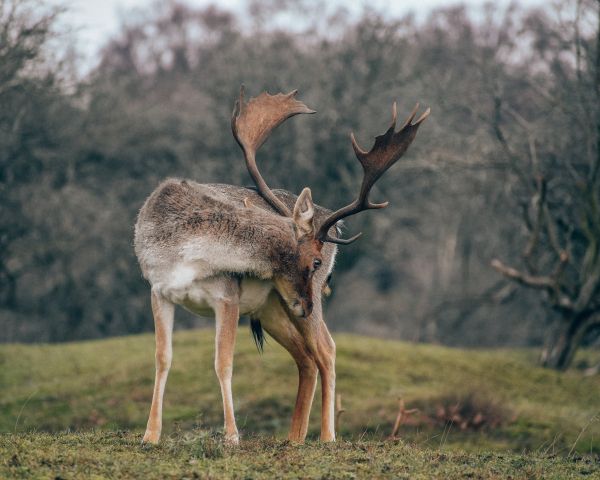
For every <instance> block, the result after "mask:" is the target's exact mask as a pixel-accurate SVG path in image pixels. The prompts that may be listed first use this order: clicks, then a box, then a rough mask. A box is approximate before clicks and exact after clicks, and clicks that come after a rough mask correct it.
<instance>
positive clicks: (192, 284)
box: [157, 265, 273, 316]
mask: <svg viewBox="0 0 600 480" xmlns="http://www.w3.org/2000/svg"><path fill="white" fill-rule="evenodd" d="M232 282H235V283H237V282H238V279H236V278H232V277H231V276H227V275H218V276H212V277H208V278H206V277H204V276H203V272H200V271H197V268H194V267H193V266H188V265H180V266H178V267H177V268H176V269H175V270H174V271H173V272H172V275H170V278H169V281H168V282H164V283H161V284H160V285H158V286H157V287H158V289H159V291H160V293H161V295H163V296H164V297H165V298H166V299H167V300H169V301H171V302H172V303H175V304H177V305H181V306H182V307H184V308H185V309H186V310H189V311H190V312H192V313H195V314H197V315H202V316H214V309H215V307H216V306H217V305H218V303H219V302H222V301H226V302H228V303H238V305H239V307H240V315H248V314H252V313H253V312H255V311H256V310H258V309H260V307H261V306H262V305H264V303H265V302H266V300H267V297H268V295H269V292H270V291H271V290H272V289H273V284H272V282H270V281H268V280H261V279H257V278H248V277H246V278H242V280H241V284H240V285H239V288H237V285H236V288H232Z"/></svg>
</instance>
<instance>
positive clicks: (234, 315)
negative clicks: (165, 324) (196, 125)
mask: <svg viewBox="0 0 600 480" xmlns="http://www.w3.org/2000/svg"><path fill="white" fill-rule="evenodd" d="M239 315H240V310H239V305H238V304H237V303H231V302H228V301H220V302H219V303H218V304H217V305H216V308H215V316H216V320H217V334H216V338H215V371H216V372H217V377H218V378H219V383H220V384H221V395H222V396H223V412H224V417H225V441H226V442H227V443H230V444H234V445H235V444H238V443H239V441H240V440H239V434H238V430H237V426H236V425H235V415H234V412H233V395H232V392H231V376H232V374H233V353H234V349H235V336H236V332H237V326H238V320H239Z"/></svg>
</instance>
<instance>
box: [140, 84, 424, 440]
mask: <svg viewBox="0 0 600 480" xmlns="http://www.w3.org/2000/svg"><path fill="white" fill-rule="evenodd" d="M296 95H297V91H296V90H294V91H292V92H290V93H288V94H283V93H278V94H276V95H270V94H268V93H267V92H263V93H261V94H260V95H258V96H257V97H255V98H250V99H249V100H248V101H246V100H245V98H244V96H245V93H244V87H243V86H242V88H241V90H240V95H239V98H238V99H237V100H236V102H235V106H234V110H233V114H232V118H231V128H232V132H233V136H234V138H235V140H236V141H237V143H238V144H239V146H240V148H241V150H242V152H243V156H244V160H245V163H246V167H247V169H248V172H249V174H250V177H251V178H252V180H253V182H254V184H255V188H251V187H240V186H235V185H226V184H200V183H197V182H195V181H192V180H187V179H176V178H169V179H166V180H165V181H163V182H162V183H161V184H160V185H159V186H158V187H157V188H156V189H155V190H154V191H153V192H152V193H151V194H150V196H149V197H148V198H147V199H146V201H145V203H144V204H143V206H142V208H141V210H140V212H139V214H138V218H137V222H136V225H135V239H134V246H135V252H136V256H137V259H138V262H139V264H140V267H141V270H142V274H143V276H144V278H145V279H146V280H147V281H148V282H149V284H150V287H151V288H150V292H151V295H150V296H151V306H152V314H153V317H154V328H155V343H156V351H155V371H156V374H155V382H154V390H153V395H152V404H151V407H150V415H149V418H148V423H147V427H146V431H145V434H144V437H143V442H145V443H158V442H159V440H160V436H161V430H162V409H163V396H164V392H165V385H166V382H167V377H168V374H169V369H170V367H171V361H172V357H173V349H172V332H173V322H174V308H175V305H179V306H182V307H183V308H185V309H187V310H189V311H190V312H192V313H194V314H198V315H202V316H209V317H213V316H214V318H215V324H216V333H215V362H214V368H215V372H216V376H217V378H218V381H219V385H220V389H221V395H222V400H223V416H224V441H225V442H226V443H227V444H229V445H236V444H238V443H239V441H240V435H239V432H238V429H237V426H236V422H235V414H234V407H233V394H232V388H231V382H232V373H233V358H234V348H235V342H236V333H237V328H238V323H239V318H240V316H246V317H249V318H250V320H251V327H252V332H253V334H254V337H255V341H256V342H257V346H259V347H260V348H259V349H261V348H262V342H263V338H264V331H266V332H267V333H268V334H269V335H270V336H271V337H272V338H273V339H275V341H276V342H278V343H279V344H281V345H282V346H283V347H284V348H285V349H286V350H287V351H288V352H289V353H290V355H291V356H292V358H293V359H294V361H295V363H296V366H297V368H298V390H297V395H296V402H295V407H294V411H293V415H292V420H291V427H290V432H289V436H288V439H289V440H290V441H292V442H304V440H305V438H306V435H307V430H308V421H309V415H310V411H311V406H312V402H313V398H314V395H315V390H316V386H317V379H318V376H319V377H320V381H321V390H322V411H321V434H320V440H321V441H323V442H329V441H335V428H334V416H335V381H336V375H335V357H336V346H335V343H334V340H333V338H332V336H331V334H330V332H329V330H328V329H327V326H326V324H325V321H324V318H323V305H322V296H323V294H324V293H326V292H327V291H328V290H329V285H328V279H329V277H330V275H331V273H332V271H333V267H334V262H335V257H336V253H337V246H338V245H347V244H350V243H351V242H353V241H355V240H356V239H358V237H359V236H360V235H361V233H358V234H357V235H354V236H353V237H351V238H342V236H341V234H340V231H341V230H340V226H341V223H342V220H343V219H345V218H347V217H350V216H352V215H356V214H357V213H360V212H362V211H365V210H377V209H382V208H384V207H386V206H387V205H388V202H383V203H373V202H371V201H370V200H369V193H370V191H371V188H372V187H373V185H374V184H375V182H376V181H377V180H378V179H379V178H380V177H381V176H382V175H383V174H384V173H385V172H386V170H388V169H389V168H390V167H391V166H392V165H393V164H394V163H395V162H396V161H397V160H398V159H399V158H400V157H402V155H403V154H404V153H405V152H406V150H407V149H408V147H409V146H410V144H411V143H412V141H413V140H414V138H415V136H416V134H417V130H418V129H419V126H420V125H421V124H422V122H423V121H424V120H425V118H427V116H428V115H429V109H427V110H426V111H425V112H424V113H423V114H422V115H421V116H420V117H419V118H418V119H417V120H416V121H414V122H413V120H414V118H415V116H416V114H417V111H418V108H419V105H418V104H417V105H416V106H415V108H414V109H413V110H412V112H411V113H410V115H409V116H408V119H407V120H406V121H405V122H404V124H403V125H402V127H401V128H400V129H399V130H398V131H396V103H395V102H394V104H393V108H392V123H391V125H390V127H389V128H388V129H387V131H386V132H385V133H384V134H382V135H379V136H377V137H376V139H375V143H374V145H373V147H372V148H371V150H369V151H368V152H367V151H365V150H363V149H362V148H360V147H359V146H358V143H357V142H356V139H355V138H354V134H351V136H350V139H351V144H352V148H353V149H354V153H355V155H356V157H357V159H358V161H359V162H360V164H361V166H362V169H363V178H362V183H361V186H360V190H359V193H358V197H357V198H356V199H355V200H354V201H353V202H352V203H350V204H348V205H346V206H344V207H342V208H340V209H338V210H336V211H331V210H329V209H327V208H324V207H321V206H319V205H317V204H315V203H313V200H312V194H311V190H310V189H309V188H308V187H306V188H304V189H303V190H302V192H301V193H300V195H297V196H296V195H294V194H292V193H290V192H288V191H285V190H271V188H269V186H268V185H267V183H266V182H265V180H264V179H263V177H262V175H261V173H260V171H259V169H258V166H257V163H256V153H257V151H258V150H259V148H260V147H261V146H262V145H263V144H264V142H265V141H266V140H267V138H268V137H269V136H270V134H271V133H272V131H273V130H274V129H276V128H277V126H279V125H280V124H282V123H283V122H284V121H286V120H287V119H289V118H290V117H293V116H295V115H298V114H313V113H315V111H314V110H312V109H310V108H308V107H307V106H306V105H305V104H304V103H302V102H301V101H299V100H297V98H296Z"/></svg>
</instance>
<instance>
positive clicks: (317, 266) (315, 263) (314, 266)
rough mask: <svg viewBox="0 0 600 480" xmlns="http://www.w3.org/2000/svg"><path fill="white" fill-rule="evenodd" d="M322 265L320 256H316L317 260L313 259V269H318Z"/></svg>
mask: <svg viewBox="0 0 600 480" xmlns="http://www.w3.org/2000/svg"><path fill="white" fill-rule="evenodd" d="M320 266H321V260H319V259H318V258H315V260H314V261H313V270H317V269H318V268H319V267H320Z"/></svg>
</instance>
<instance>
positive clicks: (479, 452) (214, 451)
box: [0, 330, 600, 478]
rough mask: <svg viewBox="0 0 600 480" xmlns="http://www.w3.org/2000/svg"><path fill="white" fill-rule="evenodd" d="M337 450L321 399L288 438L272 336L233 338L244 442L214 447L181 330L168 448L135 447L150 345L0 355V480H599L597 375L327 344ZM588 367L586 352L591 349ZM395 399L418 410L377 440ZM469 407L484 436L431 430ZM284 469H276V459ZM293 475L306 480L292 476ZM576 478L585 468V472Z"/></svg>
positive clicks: (467, 354) (455, 426)
mask: <svg viewBox="0 0 600 480" xmlns="http://www.w3.org/2000/svg"><path fill="white" fill-rule="evenodd" d="M336 342H337V345H338V357H337V379H338V393H341V394H342V399H343V404H344V405H343V406H344V408H345V409H346V412H345V413H344V414H343V415H342V417H341V423H340V434H341V435H340V437H341V441H340V442H338V444H336V445H321V444H319V443H318V442H316V441H314V440H316V438H318V432H319V416H320V415H319V414H320V404H319V401H318V399H319V393H318V392H317V397H316V401H315V404H314V406H313V413H312V415H311V427H310V430H309V438H310V439H312V440H313V441H311V442H309V443H308V444H307V445H305V446H294V445H289V444H287V443H286V442H285V441H284V439H285V436H286V433H287V428H288V425H289V421H290V418H291V411H292V407H293V402H294V398H295V390H296V381H297V373H296V369H295V366H294V364H293V362H292V360H291V358H290V357H289V356H288V354H287V353H286V352H285V351H284V350H282V349H281V348H280V347H279V346H278V345H277V344H276V343H275V342H274V341H272V340H271V341H270V342H269V343H268V344H267V347H266V349H265V353H264V354H263V355H259V354H258V353H257V352H256V349H255V347H254V345H253V344H252V341H251V339H250V337H249V335H244V332H243V331H242V332H240V335H239V336H238V346H237V349H236V358H235V366H234V385H233V388H234V400H235V404H236V414H237V420H238V426H239V428H240V430H241V432H242V439H243V442H242V446H241V447H240V448H238V449H227V448H225V447H223V445H222V444H221V442H220V440H219V436H218V435H217V434H216V433H212V432H215V431H218V430H219V429H220V426H221V423H222V411H221V399H220V391H219V387H218V382H217V380H216V377H215V374H214V371H213V367H212V365H213V332H212V331H210V330H199V331H186V332H177V333H176V334H175V339H174V360H173V367H172V370H171V374H170V376H169V381H168V384H167V393H166V397H165V407H164V423H165V425H164V430H163V432H164V433H163V435H164V441H163V442H162V443H161V445H160V446H158V447H148V446H144V447H142V446H141V445H140V440H141V436H142V434H143V429H144V426H145V423H146V419H147V414H148V410H149V406H150V400H151V396H152V383H153V379H154V366H153V363H154V350H153V349H154V345H153V337H152V336H151V335H140V336H132V337H125V338H116V339H110V340H103V341H93V342H79V343H70V344H61V345H3V346H0V432H1V435H0V478H3V477H13V476H15V477H19V476H21V477H31V476H33V477H40V478H48V477H52V478H54V477H55V476H60V477H62V478H73V477H76V476H80V475H85V476H93V475H99V476H100V477H111V478H113V477H115V476H125V477H127V476H129V477H145V478H149V477H151V476H155V477H161V476H167V477H168V476H174V477H181V476H184V477H185V476H188V477H190V478H193V477H194V475H195V474H197V475H200V477H205V476H207V475H208V476H214V477H219V476H222V475H228V476H235V477H239V478H244V477H248V478H261V477H264V478H272V477H273V476H283V477H286V476H292V477H293V476H297V477H298V476H299V477H328V476H329V477H347V478H353V476H356V477H364V476H371V475H367V472H372V475H373V476H376V477H377V476H379V477H393V478H402V477H406V478H417V477H418V476H419V475H422V476H423V478H430V477H438V478H449V477H456V476H461V475H465V476H476V477H477V476H479V477H482V478H498V477H507V476H513V477H515V478H527V477H534V478H552V477H553V476H554V478H569V475H570V476H572V477H573V478H575V477H577V476H578V475H585V476H587V478H593V477H594V475H596V476H597V477H596V478H600V467H599V466H598V453H599V452H600V418H599V415H600V378H598V377H597V376H596V377H584V376H583V375H582V374H581V372H579V371H578V370H576V369H574V370H571V371H569V372H566V373H557V372H553V371H548V370H544V369H541V368H538V367H537V366H535V352H533V351H531V350H525V349H524V350H509V349H506V350H492V351H483V350H481V351H479V350H461V349H452V348H446V347H439V346H432V345H414V344H408V343H403V342H395V341H386V340H378V339H372V338H367V337H359V336H352V335H339V336H337V337H336ZM583 355H584V356H585V355H587V356H590V355H591V353H590V352H587V353H584V354H583ZM399 395H402V396H403V397H404V399H405V400H406V403H407V407H409V408H411V407H418V408H419V409H420V414H419V415H417V416H416V417H414V421H413V422H412V423H411V424H409V425H406V426H404V427H403V428H402V429H401V431H400V436H401V437H402V442H396V441H385V438H386V437H387V436H388V435H389V433H390V430H391V428H392V424H393V421H394V418H395V416H396V411H397V398H398V396H399ZM454 404H463V405H464V404H469V405H470V406H471V410H472V413H473V414H475V413H480V412H483V417H484V419H486V420H487V419H495V420H496V421H495V422H492V424H491V425H487V426H486V425H485V423H484V425H483V427H480V428H466V429H461V428H460V425H459V423H460V422H447V423H444V422H443V421H440V420H438V419H437V416H436V412H437V410H439V409H440V408H441V407H444V406H445V407H450V406H452V405H454ZM286 459H287V460H286ZM303 472H304V473H303ZM586 472H587V473H586Z"/></svg>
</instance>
